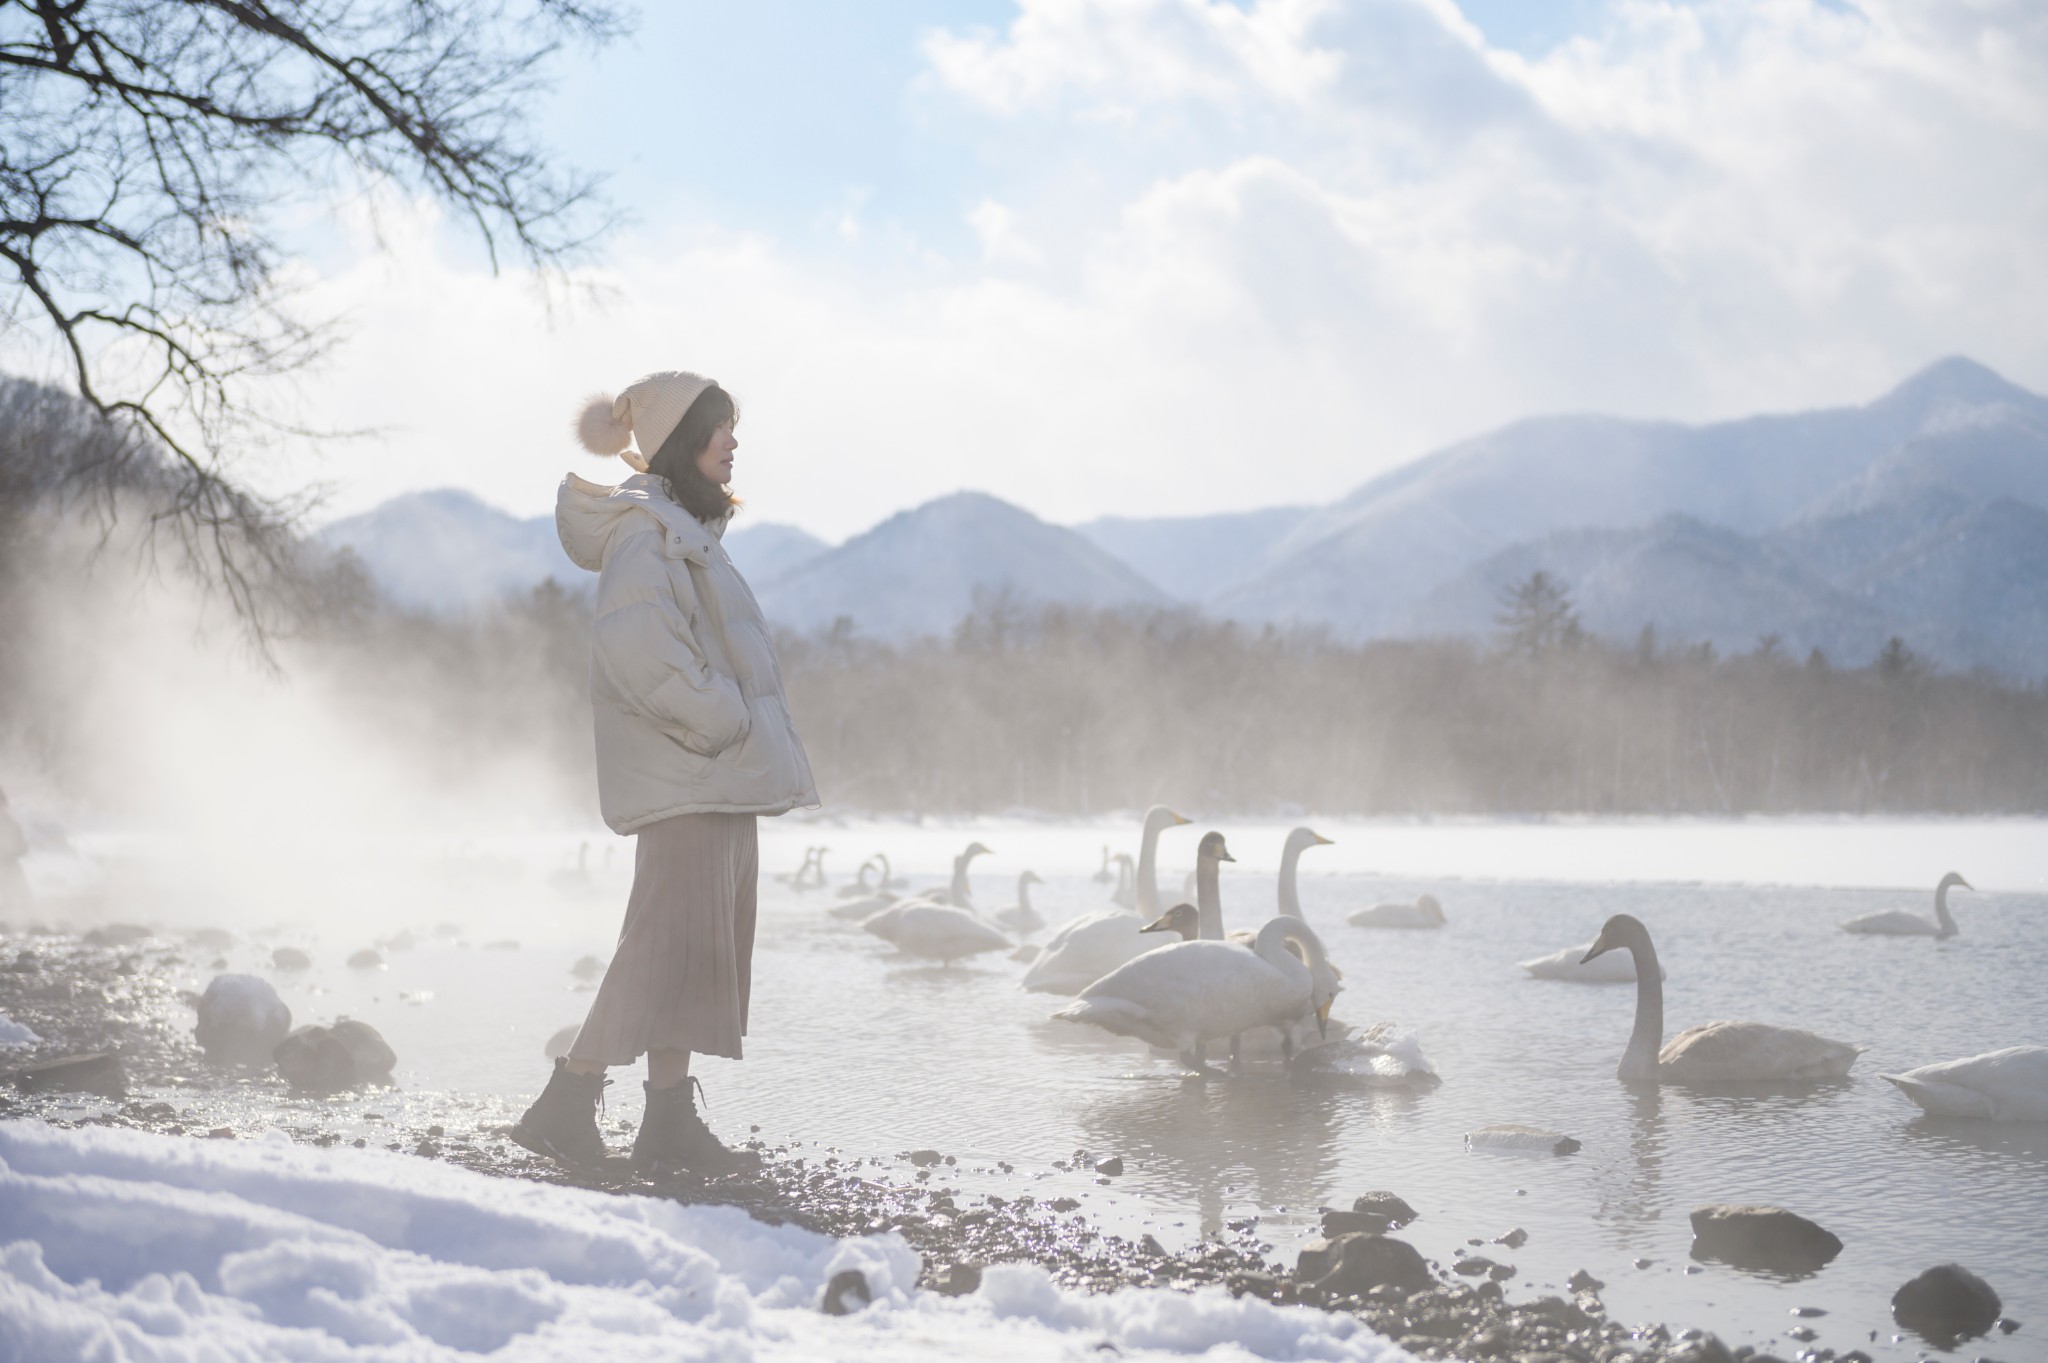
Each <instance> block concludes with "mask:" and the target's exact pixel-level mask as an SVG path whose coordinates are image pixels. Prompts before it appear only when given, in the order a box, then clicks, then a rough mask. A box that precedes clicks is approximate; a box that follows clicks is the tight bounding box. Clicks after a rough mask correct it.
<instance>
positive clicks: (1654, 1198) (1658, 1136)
mask: <svg viewBox="0 0 2048 1363" xmlns="http://www.w3.org/2000/svg"><path fill="white" fill-rule="evenodd" d="M1623 1105H1624V1107H1625V1109H1626V1111H1627V1117H1626V1119H1625V1127H1626V1133H1627V1139H1626V1141H1625V1150H1624V1151H1623V1152H1622V1153H1619V1154H1618V1155H1617V1157H1615V1158H1613V1159H1610V1160H1608V1161H1606V1162H1605V1163H1603V1164H1602V1165H1601V1166H1600V1167H1599V1172H1598V1173H1597V1174H1596V1175H1595V1176H1594V1190H1595V1201H1594V1204H1593V1218H1594V1220H1596V1221H1602V1222H1607V1223H1610V1224H1611V1225H1613V1226H1614V1227H1615V1228H1616V1230H1617V1231H1618V1232H1619V1233H1618V1234H1617V1235H1616V1236H1615V1239H1616V1241H1617V1242H1618V1243H1620V1244H1623V1245H1627V1244H1631V1243H1633V1241H1632V1236H1631V1232H1632V1231H1633V1230H1634V1228H1635V1227H1637V1226H1639V1225H1641V1224H1642V1223H1643V1222H1645V1221H1654V1220H1656V1219H1657V1218H1658V1217H1659V1216H1661V1215H1662V1214H1663V1211H1664V1188H1663V1173H1664V1151H1665V1115H1664V1091H1663V1090H1662V1089H1661V1088H1658V1087H1657V1086H1656V1085H1654V1084H1647V1085H1635V1086H1631V1087H1629V1088H1627V1089H1624V1090H1623Z"/></svg>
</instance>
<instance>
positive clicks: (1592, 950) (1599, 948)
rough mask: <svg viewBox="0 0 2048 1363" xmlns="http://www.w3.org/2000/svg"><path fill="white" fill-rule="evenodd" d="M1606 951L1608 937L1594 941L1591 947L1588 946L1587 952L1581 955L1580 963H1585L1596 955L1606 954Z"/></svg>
mask: <svg viewBox="0 0 2048 1363" xmlns="http://www.w3.org/2000/svg"><path fill="white" fill-rule="evenodd" d="M1606 952H1607V939H1606V938H1604V937H1603V938H1601V939H1600V940H1599V941H1597V942H1595V943H1593V945H1592V946H1591V947H1589V948H1587V950H1586V954H1585V955H1583V956H1581V957H1579V964H1580V965H1584V964H1585V963H1586V962H1588V961H1590V960H1592V959H1593V958H1594V957H1595V956H1602V955H1605V954H1606Z"/></svg>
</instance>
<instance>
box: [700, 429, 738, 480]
mask: <svg viewBox="0 0 2048 1363" xmlns="http://www.w3.org/2000/svg"><path fill="white" fill-rule="evenodd" d="M739 447H740V442H739V440H738V439H737V438H736V437H735V436H734V435H733V433H732V423H731V422H730V421H728V422H726V423H725V424H724V425H723V426H720V427H719V428H718V429H717V430H715V431H713V432H712V433H711V439H710V440H709V441H708V442H707V443H706V444H705V446H704V453H702V454H700V455H698V456H697V472H699V473H701V474H703V475H704V476H705V477H706V478H709V479H710V480H711V481H712V482H714V483H716V484H718V485H719V486H720V487H724V486H725V485H726V484H727V483H730V482H731V481H732V452H733V451H734V450H736V449H738V448H739Z"/></svg>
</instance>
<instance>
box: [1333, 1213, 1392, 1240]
mask: <svg viewBox="0 0 2048 1363" xmlns="http://www.w3.org/2000/svg"><path fill="white" fill-rule="evenodd" d="M1392 1225H1393V1222H1391V1221H1389V1220H1388V1219H1387V1218H1386V1217H1385V1216H1382V1215H1381V1214H1380V1213H1378V1212H1341V1211H1338V1210H1337V1209H1336V1208H1334V1207H1325V1208H1323V1238H1324V1239H1326V1240H1334V1239H1336V1238H1337V1237H1338V1236H1340V1235H1350V1234H1352V1233H1353V1232H1354V1231H1359V1232H1363V1233H1365V1234H1367V1235H1379V1234H1381V1233H1383V1232H1384V1231H1386V1230H1387V1229H1389V1228H1390V1227H1391V1226H1392Z"/></svg>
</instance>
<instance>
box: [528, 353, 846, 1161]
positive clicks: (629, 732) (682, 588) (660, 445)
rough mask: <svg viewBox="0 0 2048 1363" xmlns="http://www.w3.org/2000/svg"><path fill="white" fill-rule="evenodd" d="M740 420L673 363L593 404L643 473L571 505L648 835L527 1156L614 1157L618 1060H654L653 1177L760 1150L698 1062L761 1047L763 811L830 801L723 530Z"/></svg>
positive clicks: (568, 529) (594, 414)
mask: <svg viewBox="0 0 2048 1363" xmlns="http://www.w3.org/2000/svg"><path fill="white" fill-rule="evenodd" d="M736 415H737V413H736V411H735V409H734V406H733V401H732V399H731V397H729V396H728V395H727V394H726V392H725V390H724V389H722V388H720V387H719V386H718V385H717V384H716V383H714V382H712V381H711V380H710V379H706V378H701V377H699V376H698V375H695V374H684V373H679V372H674V371H668V372H663V373H659V374H649V375H648V376H647V377H646V378H643V379H641V380H639V381H638V382H636V383H634V384H633V385H632V386H631V387H629V388H627V389H626V390H625V391H624V392H622V393H620V394H619V396H618V397H617V398H612V397H609V396H600V397H596V398H593V399H591V401H590V402H589V403H588V404H587V405H586V406H585V408H584V410H583V412H582V414H581V416H580V417H579V418H578V421H577V430H578V434H579V435H580V436H581V438H582V440H583V444H584V446H585V447H586V448H588V449H589V450H591V451H592V452H593V453H595V454H601V455H612V454H623V455H624V457H625V459H626V462H627V463H628V464H630V465H632V467H633V468H634V469H636V470H637V472H636V473H635V474H634V476H632V477H630V478H628V479H626V481H625V482H623V483H621V484H619V485H618V486H617V487H606V486H603V485H602V484H598V483H592V482H588V481H586V480H584V479H582V478H579V477H577V476H576V475H575V474H573V473H572V474H570V475H568V476H567V477H566V478H564V479H563V480H562V487H561V492H560V494H559V495H558V496H557V498H556V501H555V528H556V530H557V532H558V533H559V534H560V535H561V538H562V547H563V548H564V549H566V550H567V551H568V553H569V557H570V558H571V559H572V560H574V561H575V563H576V565H577V566H578V567H581V568H587V569H590V570H592V571H594V572H596V573H597V574H598V581H597V606H596V616H595V619H594V621H593V623H592V627H591V662H590V700H591V705H592V706H593V707H594V709H595V712H596V729H597V787H598V802H599V804H600V806H601V807H602V809H603V812H604V820H605V822H606V823H607V824H609V825H610V826H611V828H612V830H613V831H614V832H617V833H622V834H624V833H631V834H635V835H637V837H638V844H637V848H636V852H635V858H634V864H633V890H632V894H631V896H630V897H629V898H628V899H627V901H626V923H625V927H624V928H623V929H622V930H621V931H620V934H619V945H618V950H617V951H616V952H614V953H613V956H612V963H611V967H610V968H609V969H608V970H606V972H605V977H604V982H603V983H602V984H601V985H600V986H599V987H598V991H597V998H596V1000H595V1001H594V1002H592V1004H591V1005H590V1014H589V1016H588V1017H587V1018H585V1019H584V1023H583V1028H582V1030H581V1031H580V1032H579V1033H578V1034H577V1037H576V1043H575V1045H573V1046H572V1047H570V1049H569V1054H568V1055H567V1056H565V1057H563V1058H561V1059H559V1060H557V1061H556V1062H555V1072H554V1074H553V1076H552V1077H550V1078H549V1080H548V1084H547V1088H546V1089H545V1090H544V1091H543V1092H542V1093H541V1095H540V1097H539V1098H538V1099H536V1100H535V1101H534V1104H533V1106H532V1107H530V1108H528V1109H527V1111H526V1115H525V1116H524V1117H522V1118H520V1120H519V1123H518V1125H517V1126H515V1127H514V1128H513V1129H512V1138H513V1139H514V1140H516V1141H518V1142H519V1143H520V1144H521V1145H523V1146H525V1147H526V1148H527V1149H529V1150H532V1151H535V1152H537V1153H539V1154H544V1155H548V1156H550V1157H552V1158H555V1159H558V1160H562V1161H564V1162H567V1163H592V1162H595V1161H599V1160H602V1159H603V1158H604V1155H605V1149H604V1141H603V1138H602V1137H601V1136H599V1134H598V1130H597V1113H596V1109H597V1105H598V1098H599V1095H600V1093H601V1092H602V1090H603V1088H604V1085H605V1084H606V1083H607V1082H608V1081H607V1080H606V1079H605V1078H604V1071H605V1067H606V1066H608V1065H630V1064H632V1063H633V1062H634V1061H635V1060H637V1059H638V1058H639V1057H640V1056H641V1055H642V1054H643V1053H644V1054H645V1055H646V1056H647V1111H646V1115H645V1116H644V1117H643V1118H642V1120H641V1123H640V1132H639V1135H638V1136H637V1137H635V1139H634V1141H633V1166H634V1168H635V1169H636V1170H638V1171H640V1172H641V1173H643V1174H648V1175H660V1174H665V1173H672V1172H676V1171H678V1170H687V1171H689V1172H692V1173H696V1174H701V1175H706V1176H715V1175H718V1174H726V1173H733V1172H737V1171H741V1170H744V1169H748V1168H751V1167H753V1166H754V1165H756V1164H758V1163H759V1160H758V1157H756V1156H753V1155H751V1154H748V1153H746V1152H742V1151H734V1150H731V1149H728V1148H727V1147H726V1146H725V1145H724V1144H723V1143H721V1142H720V1141H719V1139H718V1138H717V1137H716V1136H714V1135H713V1134H712V1133H711V1130H710V1128H709V1127H707V1126H706V1125H705V1124H704V1120H703V1118H702V1117H700V1116H699V1115H698V1113H697V1109H696V1105H695V1103H694V1102H693V1101H692V1100H691V1092H690V1086H691V1083H692V1082H693V1081H692V1080H691V1078H690V1054H691V1052H693V1051H694V1052H699V1053H701V1054H704V1055H722V1056H728V1057H730V1058H732V1059H734V1060H737V1059H739V1058H740V1038H741V1037H743V1036H745V1035H746V1030H747V995H748V989H749V984H750V970H751V965H752V959H753V951H754V889H755V879H756V876H757V872H758V861H757V858H756V852H755V841H754V832H755V830H754V820H755V817H756V816H757V815H762V814H781V813H784V812H786V811H788V810H791V809H794V808H797V807H798V806H815V805H816V804H817V803H818V794H817V791H816V790H814V789H813V788H812V785H811V768H810V763H809V762H808V761H807V760H806V759H805V757H804V750H803V744H802V742H801V741H799V740H798V738H797V735H796V728H795V726H794V725H793V724H791V722H790V718H789V709H788V707H787V705H786V704H785V702H784V700H783V695H782V673H781V670H780V668H779V667H778V666H777V665H776V661H775V649H774V646H773V644H772V643H771V642H770V640H769V637H768V628H767V625H766V623H765V622H764V621H763V620H762V618H761V608H760V607H759V606H758V605H757V604H756V603H755V601H754V594H753V593H752V592H750V591H748V590H747V584H746V582H745V581H744V580H743V579H742V578H741V577H740V574H739V570H738V569H737V568H735V567H734V566H733V562H732V560H731V559H730V558H729V557H727V556H726V553H725V550H724V548H723V546H721V545H720V543H719V539H720V537H721V536H722V535H723V534H724V533H725V527H726V523H727V521H728V520H729V519H730V518H731V516H732V513H733V511H734V510H735V509H736V508H737V507H738V505H739V503H738V502H737V501H736V500H735V499H734V498H733V496H732V493H731V491H730V489H729V488H728V486H727V484H728V483H730V482H731V479H732V463H733V452H734V451H735V450H736V449H738V448H739V442H738V441H737V440H736V439H734V438H733V421H734V419H735V416H736ZM629 443H630V444H637V446H638V450H637V451H635V450H632V449H629V448H628V446H629ZM650 451H651V453H649V452H650ZM701 1087H702V1086H701V1085H699V1090H700V1091H701Z"/></svg>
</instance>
